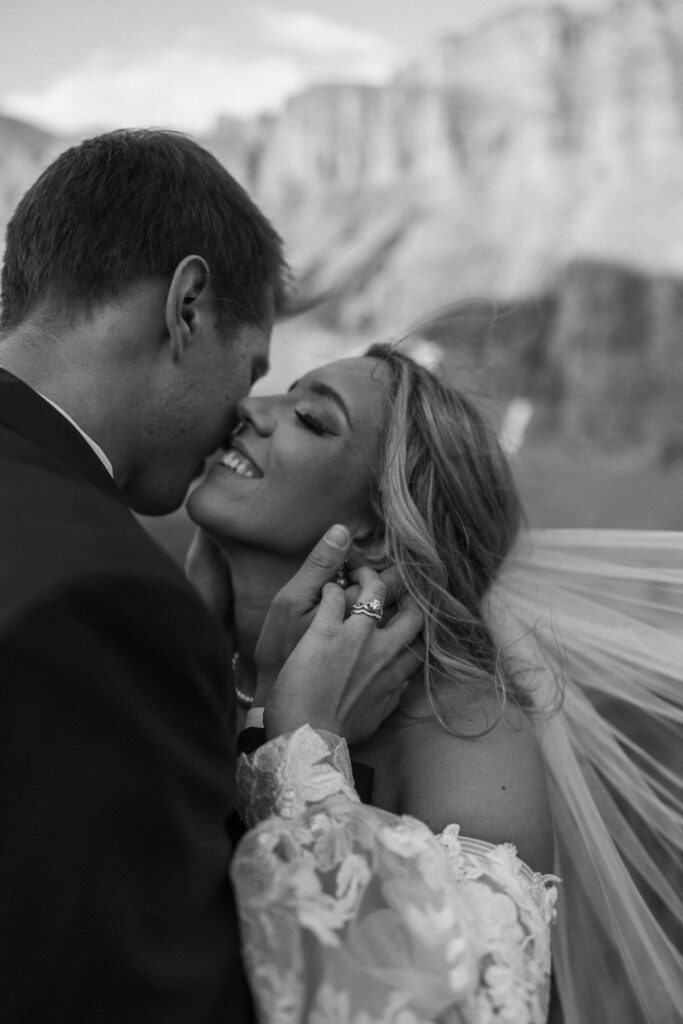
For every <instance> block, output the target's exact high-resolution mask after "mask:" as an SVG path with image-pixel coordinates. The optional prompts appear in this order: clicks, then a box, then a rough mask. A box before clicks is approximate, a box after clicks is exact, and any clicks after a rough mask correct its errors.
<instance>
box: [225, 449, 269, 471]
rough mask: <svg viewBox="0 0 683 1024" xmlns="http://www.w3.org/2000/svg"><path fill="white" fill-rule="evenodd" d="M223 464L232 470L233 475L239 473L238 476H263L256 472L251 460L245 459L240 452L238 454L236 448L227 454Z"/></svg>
mask: <svg viewBox="0 0 683 1024" xmlns="http://www.w3.org/2000/svg"><path fill="white" fill-rule="evenodd" d="M221 462H222V464H223V465H224V466H227V467H228V469H231V470H232V471H233V473H237V475H238V476H250V477H258V476H260V475H261V474H260V473H257V472H256V469H255V468H254V466H253V464H252V463H251V462H250V461H249V459H247V458H245V457H244V455H242V454H241V453H240V452H236V451H235V449H234V448H231V449H230V451H228V452H226V453H225V455H224V456H223V457H222V459H221Z"/></svg>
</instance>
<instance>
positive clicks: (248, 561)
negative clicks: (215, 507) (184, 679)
mask: <svg viewBox="0 0 683 1024" xmlns="http://www.w3.org/2000/svg"><path fill="white" fill-rule="evenodd" d="M223 551H224V553H225V556H226V558H227V560H228V563H229V565H230V573H231V577H232V591H233V629H234V644H235V651H236V652H237V653H238V654H239V669H240V673H239V674H240V677H241V679H242V680H243V681H244V680H246V682H247V684H249V683H250V684H251V686H247V689H250V688H253V686H255V684H256V664H255V660H254V652H255V650H256V642H257V640H258V638H259V634H260V632H261V628H262V626H263V623H264V620H265V617H266V615H267V614H268V609H269V608H270V606H271V604H272V601H273V598H274V597H275V595H276V594H277V592H278V591H279V590H280V589H281V588H282V587H283V586H284V585H285V583H287V582H288V581H289V580H290V579H291V578H292V576H294V574H295V573H296V572H297V571H298V569H299V568H300V566H301V561H302V560H301V559H300V558H286V557H284V556H279V555H277V554H274V553H273V552H271V551H263V550H259V549H256V548H247V547H241V548H232V547H228V546H224V547H223Z"/></svg>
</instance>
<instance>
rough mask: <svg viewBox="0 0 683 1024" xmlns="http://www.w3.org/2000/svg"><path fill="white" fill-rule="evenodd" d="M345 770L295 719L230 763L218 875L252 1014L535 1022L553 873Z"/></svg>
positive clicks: (327, 745) (288, 1022) (541, 1016)
mask: <svg viewBox="0 0 683 1024" xmlns="http://www.w3.org/2000/svg"><path fill="white" fill-rule="evenodd" d="M351 779H352V775H351V765H350V762H349V758H348V751H347V748H346V744H345V743H344V742H343V741H342V740H340V739H339V738H338V737H333V736H331V735H329V734H326V733H316V732H313V731H312V730H311V729H309V728H307V727H304V728H302V729H299V730H298V731H297V732H296V733H293V734H292V735H291V736H287V737H280V738H279V739H277V740H273V741H271V742H270V743H268V744H266V745H265V746H263V747H261V748H260V749H259V750H257V751H256V752H255V753H254V754H252V755H251V756H250V757H248V758H247V757H243V758H241V759H240V764H239V767H238V790H239V794H240V802H241V805H242V813H243V817H244V820H245V822H246V824H247V825H248V826H249V827H250V829H251V830H250V831H249V832H247V834H246V835H245V836H244V838H243V839H242V841H241V843H240V845H239V848H238V850H237V854H236V856H235V858H234V861H233V865H232V875H233V881H234V885H235V891H236V894H237V901H238V910H239V915H240V922H241V930H242V944H243V954H244V961H245V965H246V969H247V974H248V977H249V981H250V985H251V989H252V992H253V994H254V1000H255V1003H256V1007H257V1013H258V1016H259V1020H260V1021H261V1022H262V1024H295V1022H296V1024H300V1022H302V1024H303V1022H306V1024H380V1022H381V1024H418V1022H429V1021H434V1022H436V1021H438V1022H443V1024H455V1022H466V1024H488V1022H493V1021H496V1022H498V1021H500V1022H506V1024H543V1022H544V1021H545V1020H546V1015H547V1006H548V989H549V975H550V925H551V921H552V919H553V916H554V903H555V896H556V891H555V888H554V886H553V885H552V882H553V881H555V879H554V878H552V877H551V876H541V875H538V874H534V873H533V872H531V871H530V870H529V869H528V868H527V867H526V865H524V864H523V863H522V862H521V861H520V860H519V859H518V858H517V856H516V853H515V850H514V847H512V846H508V845H504V846H491V845H490V844H488V843H484V842H481V841H478V840H473V839H467V838H465V837H463V836H461V835H460V834H459V829H458V826H457V825H451V826H450V827H449V828H447V829H446V831H445V832H444V833H443V834H442V835H441V836H439V837H435V836H434V835H433V834H432V833H431V832H430V831H429V829H428V828H427V827H426V826H425V825H423V824H422V823H421V822H419V821H417V820H416V819H414V818H409V817H406V816H403V817H398V816H396V815H392V814H389V813H387V812H384V811H380V810H378V809H377V808H374V807H368V806H365V805H363V804H361V803H360V802H359V799H358V796H357V794H356V792H355V790H354V789H353V786H352V783H351Z"/></svg>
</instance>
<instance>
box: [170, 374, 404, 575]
mask: <svg viewBox="0 0 683 1024" xmlns="http://www.w3.org/2000/svg"><path fill="white" fill-rule="evenodd" d="M388 384H389V377H388V372H387V370H386V367H385V366H384V365H383V363H382V361H381V360H378V359H374V358H369V357H365V356H364V357H360V358H357V359H342V360H340V361H339V362H336V363H329V364H327V365H326V366H323V367H321V368H320V369H318V370H314V371H313V372H311V373H308V374H306V376H305V377H302V378H301V379H300V380H298V381H297V382H296V383H295V384H294V385H292V387H291V388H290V390H289V392H288V393H287V394H286V395H273V396H268V397H263V398H260V397H259V398H256V397H251V398H247V399H245V400H244V401H243V402H241V403H240V404H239V405H238V412H239V415H240V418H241V420H242V426H241V428H239V429H238V431H237V432H236V434H235V435H234V438H233V447H232V448H231V449H230V450H229V451H228V452H226V453H225V455H224V456H223V457H222V459H221V461H220V462H218V463H216V464H215V465H214V466H213V467H212V468H211V470H210V471H209V473H208V475H207V477H206V479H205V480H204V481H203V483H202V484H200V486H199V487H197V488H196V489H195V490H194V491H193V493H192V495H191V496H190V498H189V501H188V506H187V507H188V511H189V513H190V516H191V517H192V519H193V520H194V521H195V522H196V523H198V524H199V525H200V526H202V527H203V528H204V529H205V530H207V532H208V533H210V534H211V535H212V536H213V537H215V538H216V539H217V540H219V541H220V540H225V541H229V542H232V543H239V544H240V545H244V544H246V545H251V546H254V547H256V548H259V549H267V550H272V551H274V552H278V553H280V554H285V555H292V556H294V555H296V556H299V555H301V556H305V555H306V554H307V553H308V552H309V551H310V549H311V548H312V547H313V545H314V544H315V543H317V541H318V540H319V539H320V538H321V537H322V535H323V534H324V533H325V531H326V530H327V528H328V527H329V526H330V525H331V524H332V523H338V522H342V523H345V524H346V525H347V526H348V527H349V528H350V529H351V531H352V533H355V532H356V531H357V530H359V529H362V528H364V527H367V526H368V525H369V524H370V522H371V520H370V515H369V508H368V504H369V496H370V488H371V484H372V483H373V482H374V481H375V479H376V476H377V473H378V467H379V453H380V443H381V440H382V434H383V429H384V424H385V420H386V413H387V407H388V406H387V402H388V397H387V396H388Z"/></svg>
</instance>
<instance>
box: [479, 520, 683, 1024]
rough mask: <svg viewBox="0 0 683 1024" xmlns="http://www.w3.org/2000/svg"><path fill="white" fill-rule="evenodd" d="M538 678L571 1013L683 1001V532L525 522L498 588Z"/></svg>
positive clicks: (507, 637)
mask: <svg viewBox="0 0 683 1024" xmlns="http://www.w3.org/2000/svg"><path fill="white" fill-rule="evenodd" d="M488 615H489V621H490V623H491V626H492V628H493V630H494V633H495V634H496V636H497V638H498V639H499V641H500V643H501V646H502V648H503V652H504V653H503V656H504V657H505V658H506V659H507V661H508V662H509V664H510V667H511V668H512V669H513V671H515V672H516V673H517V675H518V677H519V674H520V673H523V674H524V679H523V680H522V682H526V684H527V685H528V687H529V688H530V690H531V692H532V700H533V704H534V708H535V713H534V719H535V722H536V727H537V729H538V733H539V737H540V739H541V743H542V746H543V750H544V755H545V760H546V766H547V772H548V780H549V787H550V797H551V805H552V809H553V817H554V828H555V843H556V865H555V868H556V873H557V874H558V875H559V877H560V879H561V884H560V886H559V889H560V899H559V904H558V922H557V924H556V925H555V930H554V938H553V962H554V971H555V977H556V983H557V989H558V993H559V999H560V1003H561V1007H562V1012H563V1016H564V1022H565V1024H588V1022H591V1021H619V1022H620V1024H643V1022H646V1021H647V1022H648V1024H668V1022H672V1024H673V1022H674V1021H678V1020H680V1019H681V1016H680V1015H681V1012H682V1010H681V1008H682V1007H683V956H682V955H681V940H682V936H683V899H682V897H681V893H682V892H683V743H682V742H681V740H682V737H683V729H682V728H681V727H682V726H683V533H658V532H650V531H636V530H539V531H529V532H528V533H526V534H525V535H524V536H523V538H522V539H521V541H520V543H519V544H518V546H517V548H516V550H515V551H514V552H513V555H512V556H511V557H510V558H509V560H508V562H507V563H506V566H505V567H504V570H503V572H502V573H501V575H500V578H499V580H498V582H497V583H496V585H495V587H494V588H493V591H492V593H491V595H490V598H489V610H488Z"/></svg>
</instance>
